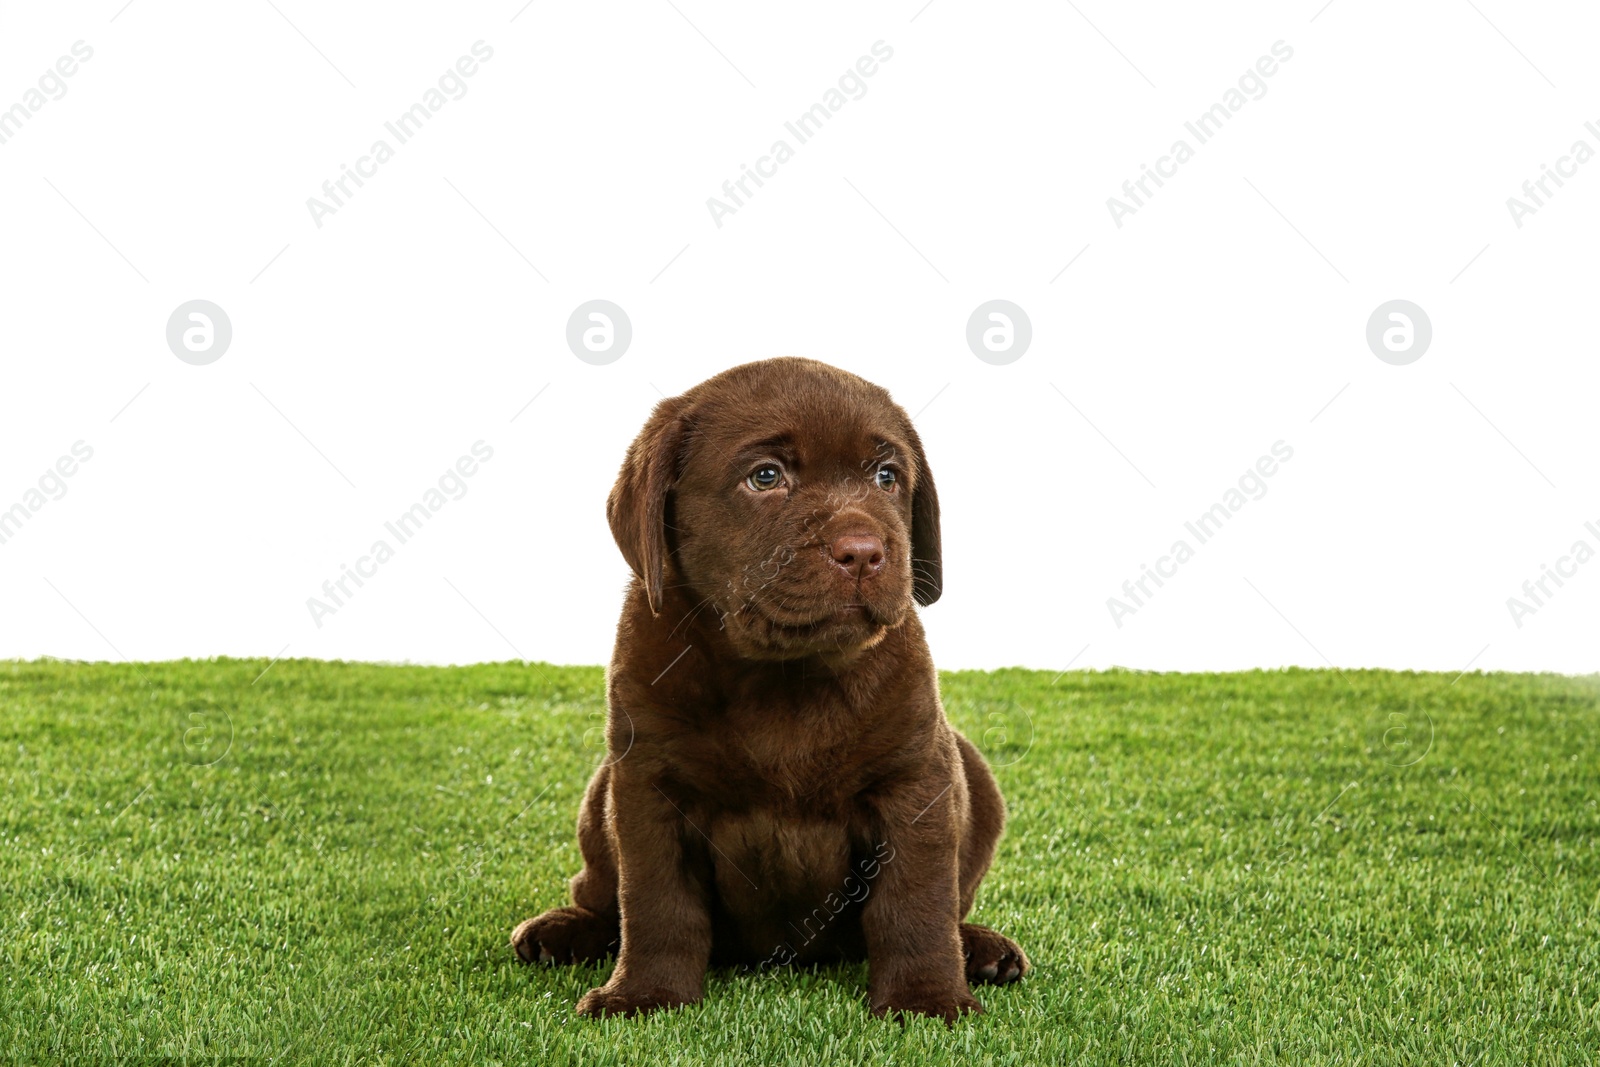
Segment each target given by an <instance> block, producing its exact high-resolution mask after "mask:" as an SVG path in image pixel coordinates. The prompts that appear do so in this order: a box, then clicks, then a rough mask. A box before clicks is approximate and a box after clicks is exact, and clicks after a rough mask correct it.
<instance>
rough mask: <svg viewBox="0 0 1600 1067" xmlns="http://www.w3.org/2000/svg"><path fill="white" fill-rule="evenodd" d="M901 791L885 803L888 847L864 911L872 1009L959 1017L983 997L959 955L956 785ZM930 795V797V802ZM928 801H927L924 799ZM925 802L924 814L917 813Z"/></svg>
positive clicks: (978, 1009)
mask: <svg viewBox="0 0 1600 1067" xmlns="http://www.w3.org/2000/svg"><path fill="white" fill-rule="evenodd" d="M933 788H934V787H933V786H930V785H928V783H927V782H923V783H920V787H919V788H918V789H917V790H906V791H902V792H901V793H900V795H899V796H897V797H896V798H895V800H894V801H893V802H892V803H891V804H889V805H885V810H883V811H882V813H881V814H882V815H883V816H884V822H885V830H886V834H887V842H886V844H887V845H888V846H889V849H891V850H892V851H887V850H880V856H882V857H885V858H881V859H880V860H879V861H878V862H879V871H878V875H877V878H876V879H875V880H874V881H873V882H872V889H871V892H870V893H869V895H868V897H867V900H866V903H865V905H864V907H863V909H862V913H861V923H862V930H863V932H864V933H865V934H866V939H867V974H868V979H867V984H868V995H869V997H870V999H871V1003H872V1014H874V1015H880V1016H882V1015H893V1014H898V1013H914V1014H918V1015H932V1016H935V1017H937V1018H940V1019H943V1020H945V1022H954V1021H955V1020H956V1017H957V1016H959V1015H960V1014H961V1013H962V1012H967V1011H970V1012H981V1011H983V1005H982V1004H980V1003H978V1001H977V998H975V997H974V996H973V995H972V994H971V993H969V992H968V991H967V978H966V968H965V966H964V964H963V961H962V956H961V916H960V887H959V881H960V835H959V833H958V832H957V831H956V810H955V803H954V798H953V797H952V796H951V794H952V793H954V792H956V790H954V789H951V788H949V787H946V788H945V791H944V792H943V793H942V794H940V795H938V796H936V797H932V798H927V799H925V798H924V795H925V794H927V793H930V792H932V790H933ZM930 801H931V802H930ZM924 804H926V805H927V807H926V808H925V809H924V808H923V805H924ZM919 809H920V814H919Z"/></svg>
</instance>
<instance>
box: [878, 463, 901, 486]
mask: <svg viewBox="0 0 1600 1067" xmlns="http://www.w3.org/2000/svg"><path fill="white" fill-rule="evenodd" d="M899 480H900V476H899V475H897V474H895V472H894V469H893V468H891V467H879V468H878V488H879V489H883V490H886V491H888V490H893V489H894V486H895V483H896V482H898V481H899Z"/></svg>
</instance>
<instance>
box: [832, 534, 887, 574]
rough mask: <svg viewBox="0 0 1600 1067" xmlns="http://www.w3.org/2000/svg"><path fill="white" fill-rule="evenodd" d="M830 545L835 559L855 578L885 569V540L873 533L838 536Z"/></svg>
mask: <svg viewBox="0 0 1600 1067" xmlns="http://www.w3.org/2000/svg"><path fill="white" fill-rule="evenodd" d="M829 547H830V548H831V549H832V550H833V561H834V562H835V563H837V564H838V565H839V566H841V567H843V568H844V569H845V572H846V573H847V574H849V575H850V576H851V577H853V578H857V579H859V578H865V577H867V576H868V575H870V574H877V573H878V572H879V571H881V570H883V542H882V541H881V540H879V539H878V538H876V537H873V536H872V535H871V534H848V535H846V536H844V537H838V538H835V539H834V541H833V544H832V545H830V546H829Z"/></svg>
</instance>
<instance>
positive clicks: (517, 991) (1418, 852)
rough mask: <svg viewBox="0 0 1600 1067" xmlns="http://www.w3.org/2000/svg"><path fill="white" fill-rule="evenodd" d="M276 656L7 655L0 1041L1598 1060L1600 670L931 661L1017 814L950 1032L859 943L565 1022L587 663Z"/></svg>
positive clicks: (835, 1054) (591, 741)
mask: <svg viewBox="0 0 1600 1067" xmlns="http://www.w3.org/2000/svg"><path fill="white" fill-rule="evenodd" d="M266 667H267V663H266V662H265V661H245V660H219V661H209V662H176V663H154V664H139V665H108V664H81V663H64V662H57V661H43V662H32V663H17V662H4V663H0V741H3V746H0V747H3V751H4V752H5V753H6V758H5V761H4V765H3V769H0V773H3V775H4V788H3V791H0V842H3V848H0V889H3V892H4V912H3V920H0V921H4V922H5V923H7V924H8V926H9V928H8V930H7V932H6V935H5V936H4V938H3V941H0V946H3V951H4V959H3V974H0V988H3V994H0V1056H4V1057H8V1058H9V1059H11V1060H15V1061H17V1062H55V1061H59V1060H69V1061H71V1060H77V1061H83V1062H139V1061H145V1062H169V1063H177V1062H207V1061H211V1060H215V1059H217V1058H222V1057H248V1058H250V1059H252V1060H254V1061H256V1062H261V1063H266V1062H273V1063H294V1062H303V1063H317V1064H338V1063H346V1062H348V1063H408V1062H418V1063H495V1062H499V1063H508V1064H509V1063H564V1062H572V1063H580V1062H581V1063H616V1064H649V1065H652V1067H654V1065H662V1064H668V1063H717V1064H731V1063H741V1062H748V1063H763V1064H779V1063H783V1064H787V1063H794V1064H804V1065H806V1067H820V1065H825V1064H832V1063H851V1064H862V1063H868V1064H875V1063H963V1064H969V1063H1015V1064H1026V1065H1029V1067H1039V1065H1045V1064H1066V1063H1113V1062H1115V1063H1122V1062H1159V1063H1179V1062H1183V1063H1206V1062H1217V1063H1255V1062H1273V1061H1290V1060H1293V1061H1299V1062H1302V1063H1332V1062H1336V1063H1389V1062H1411V1063H1429V1064H1446V1063H1460V1064H1474V1065H1482V1064H1496V1063H1515V1064H1524V1063H1529V1064H1532V1063H1581V1062H1591V1057H1592V1056H1593V1055H1594V1054H1595V1050H1596V1049H1597V1048H1600V1026H1597V1023H1600V1004H1597V998H1600V983H1597V981H1596V975H1595V968H1596V964H1597V960H1600V951H1597V948H1596V944H1597V939H1596V936H1595V935H1596V925H1597V913H1600V854H1597V842H1600V811H1597V807H1596V805H1597V798H1600V680H1597V679H1595V678H1592V677H1591V678H1565V677H1557V676H1538V675H1466V676H1463V677H1461V678H1459V679H1458V680H1455V681H1452V678H1451V676H1449V675H1436V674H1395V673H1386V672H1377V671H1364V672H1344V673H1338V672H1332V671H1301V670H1291V671H1284V672H1253V673H1242V674H1213V675H1179V674H1142V673H1136V672H1123V671H1116V672H1109V673H1084V672H1074V673H1067V674H1063V675H1061V676H1060V677H1059V679H1057V680H1055V681H1054V682H1053V683H1052V678H1053V677H1054V676H1053V675H1052V674H1050V673H1048V672H1036V671H1023V670H1004V671H996V672H993V673H978V672H962V673H954V674H947V675H944V676H943V679H942V682H943V688H944V693H945V700H946V705H947V707H948V710H949V713H950V717H951V719H952V720H953V721H954V722H955V724H956V725H957V726H958V727H959V728H961V729H962V730H964V731H965V732H966V733H967V734H968V736H969V737H971V738H973V740H974V741H975V742H978V743H979V745H980V747H982V748H984V749H985V750H986V752H987V754H988V755H989V756H990V759H991V762H992V763H994V764H995V765H996V773H997V775H998V777H999V780H1000V785H1001V788H1002V789H1003V790H1004V792H1005V795H1006V799H1007V801H1008V803H1009V805H1010V810H1011V818H1010V823H1009V826H1008V828H1007V833H1006V836H1005V839H1004V840H1003V841H1002V843H1001V846H1000V851H999V855H998V856H997V858H996V860H995V864H994V867H993V868H992V869H991V871H990V873H989V876H988V878H987V879H986V880H985V882H984V884H983V887H982V889H981V890H980V892H979V895H978V904H977V907H976V909H975V911H974V916H973V918H974V919H975V921H978V922H983V923H987V924H990V925H993V926H995V927H996V928H998V929H1000V930H1002V931H1004V932H1006V933H1008V934H1010V935H1012V936H1013V937H1015V938H1016V939H1017V940H1018V941H1019V942H1021V944H1022V945H1023V946H1024V947H1025V948H1026V949H1027V951H1028V952H1029V954H1030V955H1031V956H1032V958H1033V961H1034V964H1035V968H1036V969H1035V970H1034V972H1033V974H1032V975H1031V976H1030V977H1028V978H1027V979H1026V980H1024V981H1023V982H1021V983H1020V984H1017V985H1013V986H1010V987H1006V988H1003V989H995V988H990V987H980V989H979V990H978V995H979V998H980V999H981V1000H982V1001H983V1002H984V1003H985V1005H986V1006H987V1008H988V1013H987V1014H986V1015H984V1016H982V1017H979V1018H968V1019H965V1020H963V1021H962V1022H960V1023H959V1024H958V1025H957V1026H956V1027H955V1028H954V1029H953V1030H946V1029H945V1028H944V1027H943V1026H942V1025H940V1024H937V1023H933V1022H930V1021H927V1020H918V1021H915V1022H912V1023H911V1024H909V1025H907V1026H904V1027H902V1026H900V1025H897V1024H895V1023H891V1022H884V1021H880V1020H875V1019H872V1018H870V1017H869V1016H868V1015H867V1011H866V1007H865V1003H864V1000H865V985H866V978H865V968H864V967H862V966H859V965H857V966H847V967H837V968H826V969H822V970H817V971H799V972H796V971H780V972H766V973H761V974H750V973H738V972H714V973H713V975H712V977H711V978H710V980H709V981H708V983H707V988H706V999H705V1000H704V1002H702V1003H701V1004H699V1005H696V1006H692V1007H689V1008H687V1009H685V1010H681V1011H676V1012H671V1013H665V1014H658V1015H656V1016H652V1017H650V1018H648V1019H643V1020H618V1019H611V1020H604V1021H600V1022H595V1021H590V1020H586V1019H582V1018H579V1017H577V1016H575V1015H574V1014H573V1012H572V1005H573V1003H574V1001H575V1000H576V999H577V998H578V996H579V995H580V994H582V993H583V992H584V991H585V990H587V989H589V988H590V987H591V986H593V985H596V984H598V983H599V982H601V981H603V980H604V977H605V974H606V970H607V969H606V968H605V967H584V968H556V969H546V968H530V967H527V966H525V965H522V964H519V963H518V962H516V960H515V957H514V955H513V953H512V952H511V950H510V948H509V947H508V945H507V935H508V933H509V931H510V930H511V928H512V926H513V925H514V924H515V923H516V922H517V921H519V920H520V919H522V918H524V917H526V916H528V915H531V914H534V913H535V912H537V911H540V910H542V909H544V908H546V907H549V906H551V905H554V904H558V903H563V902H564V901H565V894H566V879H567V877H569V876H570V875H571V874H572V873H573V872H574V871H576V870H577V869H578V865H579V861H578V854H577V849H576V845H575V843H574V840H573V823H574V818H575V815H576V811H577V805H578V799H579V796H580V795H581V793H582V790H583V787H584V784H585V782H586V780H587V778H588V775H589V770H590V768H591V767H592V765H593V763H594V761H595V759H596V758H597V756H598V754H599V753H598V750H597V749H596V748H595V747H594V746H595V742H596V741H597V739H598V727H599V726H600V723H601V721H602V712H603V696H602V674H601V671H600V670H599V669H598V668H572V667H559V668H558V667H550V666H547V665H537V664H495V665H486V666H476V667H466V668H429V667H411V666H378V665H365V664H348V663H325V662H317V661H284V662H279V663H277V664H275V665H273V666H272V667H271V669H270V670H267V671H266V673H265V674H262V671H263V669H264V668H266ZM258 676H259V680H258V681H254V682H253V680H254V679H257V678H258ZM252 683H253V684H252ZM224 749H225V750H226V751H225V754H222V753H223V752H224ZM219 755H220V756H221V758H220V759H216V758H217V757H218V756H219ZM213 759H216V762H214V763H211V762H210V761H211V760H213Z"/></svg>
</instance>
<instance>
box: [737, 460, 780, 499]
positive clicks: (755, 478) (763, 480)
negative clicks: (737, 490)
mask: <svg viewBox="0 0 1600 1067" xmlns="http://www.w3.org/2000/svg"><path fill="white" fill-rule="evenodd" d="M782 481H783V472H782V471H780V470H779V469H778V468H777V467H774V466H773V465H772V464H770V463H763V464H762V465H761V466H759V467H757V468H756V469H755V470H753V471H751V472H750V477H748V478H746V479H745V480H744V484H746V485H748V486H749V487H750V488H752V489H754V490H756V491H757V492H765V491H766V490H768V489H776V488H777V487H778V485H779V484H781V483H782Z"/></svg>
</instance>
